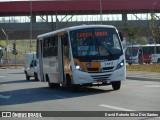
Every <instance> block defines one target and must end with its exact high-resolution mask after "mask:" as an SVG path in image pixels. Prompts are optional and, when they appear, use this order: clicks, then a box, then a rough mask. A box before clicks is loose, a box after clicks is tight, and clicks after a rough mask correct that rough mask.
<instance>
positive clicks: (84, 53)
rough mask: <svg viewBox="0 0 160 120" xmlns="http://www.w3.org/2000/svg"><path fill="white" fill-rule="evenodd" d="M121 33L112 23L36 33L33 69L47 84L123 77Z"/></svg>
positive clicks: (115, 84)
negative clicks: (35, 64) (35, 57)
mask: <svg viewBox="0 0 160 120" xmlns="http://www.w3.org/2000/svg"><path fill="white" fill-rule="evenodd" d="M120 38H121V39H123V36H122V34H118V31H117V29H116V28H115V27H113V26H108V25H83V26H75V27H69V28H65V29H61V30H57V31H53V32H49V33H46V34H42V35H39V36H38V37H37V73H38V79H39V80H40V81H46V82H48V85H49V87H51V88H52V87H59V86H60V85H65V86H67V87H69V88H77V86H96V85H97V86H100V85H112V87H113V89H114V90H118V89H120V86H121V80H125V79H126V67H125V55H124V53H123V49H122V45H121V39H120Z"/></svg>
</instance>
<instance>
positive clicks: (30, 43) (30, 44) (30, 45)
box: [29, 0, 32, 52]
mask: <svg viewBox="0 0 160 120" xmlns="http://www.w3.org/2000/svg"><path fill="white" fill-rule="evenodd" d="M29 47H30V52H31V47H32V0H30V42H29Z"/></svg>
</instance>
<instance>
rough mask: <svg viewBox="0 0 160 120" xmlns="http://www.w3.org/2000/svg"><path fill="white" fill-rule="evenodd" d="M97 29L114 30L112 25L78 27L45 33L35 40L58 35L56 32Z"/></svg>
mask: <svg viewBox="0 0 160 120" xmlns="http://www.w3.org/2000/svg"><path fill="white" fill-rule="evenodd" d="M99 27H101V28H115V27H114V26H112V25H80V26H74V27H67V28H64V29H60V30H56V31H52V32H48V33H45V34H41V35H38V36H37V38H41V37H44V36H50V35H51V34H55V33H58V32H63V31H72V30H78V29H85V28H99Z"/></svg>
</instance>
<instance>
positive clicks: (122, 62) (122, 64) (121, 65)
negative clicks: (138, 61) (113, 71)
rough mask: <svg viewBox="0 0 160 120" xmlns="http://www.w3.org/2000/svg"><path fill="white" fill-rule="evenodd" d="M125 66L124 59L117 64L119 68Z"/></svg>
mask: <svg viewBox="0 0 160 120" xmlns="http://www.w3.org/2000/svg"><path fill="white" fill-rule="evenodd" d="M123 66H124V60H122V61H121V62H120V63H119V64H118V65H117V69H119V68H121V67H123Z"/></svg>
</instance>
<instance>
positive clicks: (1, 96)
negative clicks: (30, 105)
mask: <svg viewBox="0 0 160 120" xmlns="http://www.w3.org/2000/svg"><path fill="white" fill-rule="evenodd" d="M10 97H11V96H4V95H0V98H3V99H9V98H10Z"/></svg>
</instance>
